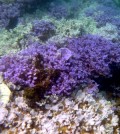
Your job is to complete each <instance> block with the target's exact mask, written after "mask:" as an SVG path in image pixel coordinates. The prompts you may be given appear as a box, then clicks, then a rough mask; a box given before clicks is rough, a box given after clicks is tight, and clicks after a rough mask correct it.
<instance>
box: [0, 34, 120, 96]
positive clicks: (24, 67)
mask: <svg viewBox="0 0 120 134" xmlns="http://www.w3.org/2000/svg"><path fill="white" fill-rule="evenodd" d="M64 44H65V45H64V48H57V46H56V45H54V44H47V45H42V44H39V43H38V42H35V43H32V46H31V45H30V46H29V48H27V49H25V50H22V51H21V52H19V53H18V54H16V55H13V56H3V57H2V58H1V59H0V64H1V66H0V71H1V72H3V77H4V79H5V80H6V81H11V82H13V83H14V84H17V85H21V86H24V87H26V86H27V87H36V86H37V85H39V86H40V82H43V81H46V79H49V80H50V81H51V82H50V83H51V84H50V85H51V88H50V92H48V93H52V94H61V93H65V94H69V93H70V91H71V90H72V89H73V88H74V87H76V86H77V85H79V84H82V83H91V80H92V77H94V78H95V77H99V76H100V75H102V76H106V77H111V72H110V67H109V65H110V64H112V63H113V62H115V63H116V64H118V63H119V62H120V48H119V46H118V45H117V44H114V43H112V42H111V41H109V40H106V39H104V38H102V37H99V36H95V35H94V36H93V35H86V36H82V37H81V38H71V39H70V38H68V39H67V40H66V42H64ZM56 71H57V72H59V73H57V75H54V72H56ZM51 73H52V75H51ZM55 74H56V73H55ZM44 85H46V82H45V84H44ZM47 87H49V86H47Z"/></svg>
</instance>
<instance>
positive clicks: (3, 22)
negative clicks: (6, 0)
mask: <svg viewBox="0 0 120 134" xmlns="http://www.w3.org/2000/svg"><path fill="white" fill-rule="evenodd" d="M19 16H20V6H19V4H17V3H12V4H0V27H1V28H2V27H7V28H11V27H13V25H14V24H15V23H16V22H17V18H18V17H19Z"/></svg>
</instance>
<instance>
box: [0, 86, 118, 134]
mask: <svg viewBox="0 0 120 134" xmlns="http://www.w3.org/2000/svg"><path fill="white" fill-rule="evenodd" d="M93 89H95V91H97V90H98V89H97V87H96V86H93V87H87V88H85V89H77V90H75V91H74V92H73V93H72V94H71V96H69V97H63V96H53V95H52V96H46V99H45V100H46V102H45V103H44V104H43V103H42V101H41V102H38V103H37V102H36V103H37V104H38V105H39V106H40V107H41V108H40V107H38V108H35V109H33V108H30V107H29V106H28V105H27V104H26V101H25V100H24V98H23V96H22V92H21V91H20V92H19V93H17V95H14V96H13V99H12V100H11V101H10V102H9V103H8V105H7V107H6V108H4V109H0V113H4V114H2V116H4V118H0V124H1V125H0V126H1V129H2V130H0V133H1V134H4V133H6V132H9V133H12V134H15V133H19V134H25V133H31V134H35V133H39V134H43V133H44V134H48V132H49V134H68V133H76V134H77V133H79V134H85V133H92V134H98V133H106V134H110V133H114V134H119V128H118V120H119V119H118V116H117V115H115V112H114V110H112V109H113V107H115V104H116V103H115V102H114V101H111V100H110V101H108V100H107V99H106V97H105V94H104V93H99V92H96V95H95V96H93V95H92V94H90V93H89V90H93ZM103 94H104V95H103ZM0 117H1V114H0Z"/></svg>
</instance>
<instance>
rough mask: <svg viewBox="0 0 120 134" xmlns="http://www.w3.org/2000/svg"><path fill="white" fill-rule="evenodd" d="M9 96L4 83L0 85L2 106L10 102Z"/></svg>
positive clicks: (8, 90)
mask: <svg viewBox="0 0 120 134" xmlns="http://www.w3.org/2000/svg"><path fill="white" fill-rule="evenodd" d="M10 96H11V91H10V89H9V88H8V86H7V85H6V84H4V83H1V84H0V102H1V103H2V104H3V105H6V104H7V103H8V102H9V100H10Z"/></svg>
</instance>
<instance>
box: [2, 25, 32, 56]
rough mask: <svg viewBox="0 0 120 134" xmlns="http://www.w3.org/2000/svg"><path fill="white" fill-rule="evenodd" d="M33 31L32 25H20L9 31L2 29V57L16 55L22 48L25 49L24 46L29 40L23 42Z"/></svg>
mask: <svg viewBox="0 0 120 134" xmlns="http://www.w3.org/2000/svg"><path fill="white" fill-rule="evenodd" d="M31 29H32V25H31V24H30V23H28V24H27V25H21V24H19V25H18V26H17V27H15V28H14V29H11V30H9V31H8V30H6V29H1V31H0V56H2V55H5V54H9V53H16V52H18V51H19V50H20V49H21V48H24V44H27V40H26V42H23V40H25V36H26V35H27V34H28V33H30V30H31ZM21 41H22V42H21Z"/></svg>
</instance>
